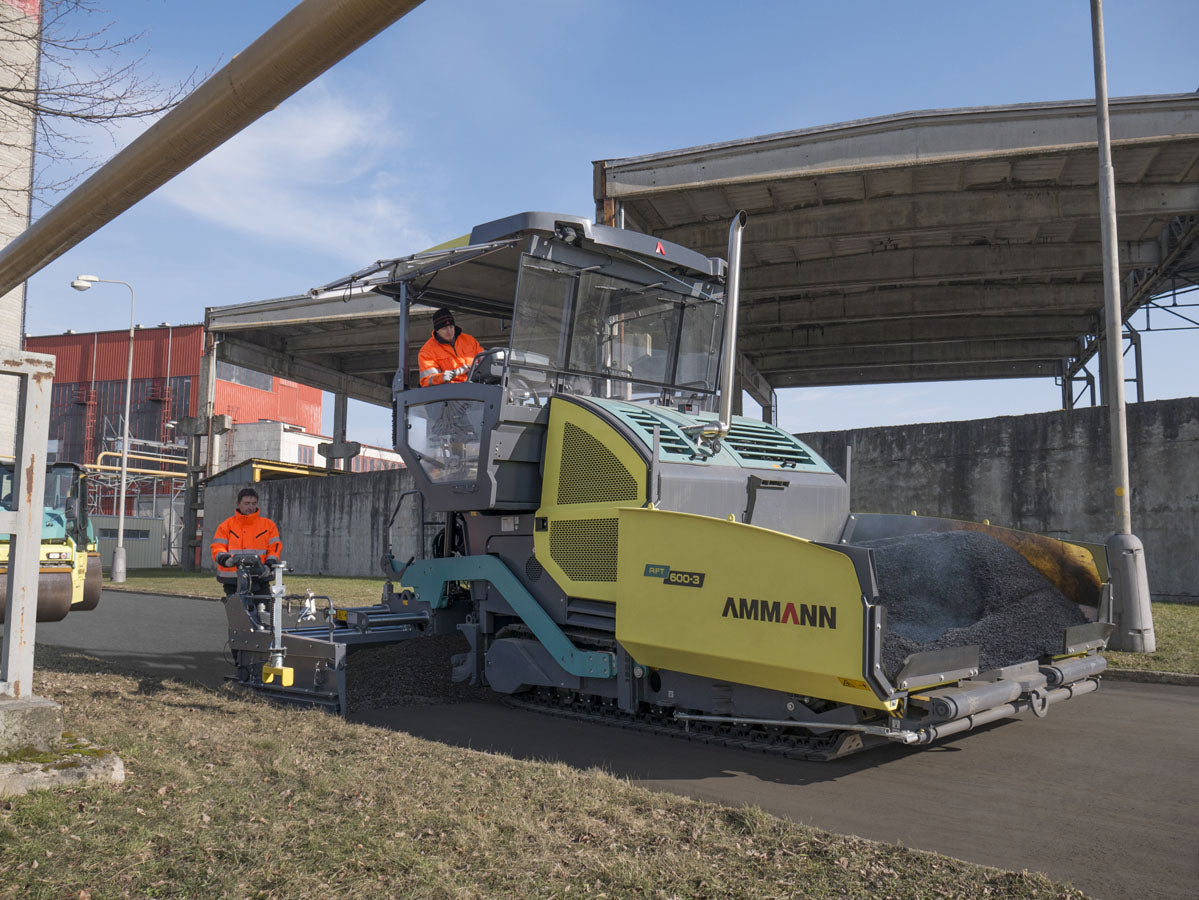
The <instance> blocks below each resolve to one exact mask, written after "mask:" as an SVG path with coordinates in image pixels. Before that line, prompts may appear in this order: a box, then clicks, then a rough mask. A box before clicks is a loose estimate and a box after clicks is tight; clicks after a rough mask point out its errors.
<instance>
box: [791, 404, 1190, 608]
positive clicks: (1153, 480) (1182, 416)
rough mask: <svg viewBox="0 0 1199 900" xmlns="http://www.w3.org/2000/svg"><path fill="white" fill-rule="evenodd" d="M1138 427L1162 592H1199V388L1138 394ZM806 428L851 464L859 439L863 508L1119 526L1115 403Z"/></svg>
mask: <svg viewBox="0 0 1199 900" xmlns="http://www.w3.org/2000/svg"><path fill="white" fill-rule="evenodd" d="M1128 435H1129V437H1128V440H1129V468H1130V475H1131V487H1132V494H1131V498H1132V527H1133V531H1134V532H1135V533H1136V534H1137V535H1138V536H1139V537H1140V538H1141V540H1142V541H1143V542H1144V544H1145V559H1146V562H1147V564H1148V568H1149V587H1150V590H1151V592H1152V593H1153V596H1154V599H1158V600H1181V601H1187V602H1199V398H1194V397H1190V398H1185V399H1179V400H1159V401H1155V402H1152V403H1138V404H1130V405H1129V406H1128ZM799 437H800V438H801V440H804V441H806V442H807V443H808V444H810V445H811V447H812V448H813V449H814V450H816V451H817V452H818V453H820V454H821V455H822V456H823V457H824V458H825V459H826V460H827V461H828V462H829V464H830V465H832V466H833V468H834V469H836V470H837V471H838V472H841V473H842V474H844V471H845V448H846V446H847V445H848V446H852V448H853V457H852V458H853V463H852V471H851V473H850V474H851V477H850V495H851V507H852V508H853V509H854V510H855V511H859V512H882V513H908V512H910V511H911V510H913V509H914V510H917V511H918V512H919V513H920V514H921V515H930V516H946V517H951V518H960V519H973V520H980V519H990V520H991V522H992V523H994V524H996V525H1005V526H1008V527H1012V528H1020V529H1023V530H1026V531H1035V532H1039V533H1042V534H1048V535H1052V536H1054V537H1059V538H1067V539H1074V540H1084V541H1099V542H1102V541H1104V540H1106V538H1107V537H1108V535H1110V534H1111V532H1112V524H1113V521H1114V516H1113V513H1112V510H1113V509H1114V505H1113V503H1112V502H1111V498H1112V493H1113V490H1112V481H1111V468H1110V467H1111V446H1110V438H1109V432H1108V412H1107V409H1106V408H1105V407H1096V408H1088V409H1080V410H1074V411H1072V412H1066V411H1061V412H1052V413H1042V414H1039V415H1029V416H1004V417H1001V418H995V419H979V420H973V421H967V422H940V423H936V424H928V425H904V426H899V427H891V428H863V429H855V430H852V431H835V432H821V433H814V434H801V435H799Z"/></svg>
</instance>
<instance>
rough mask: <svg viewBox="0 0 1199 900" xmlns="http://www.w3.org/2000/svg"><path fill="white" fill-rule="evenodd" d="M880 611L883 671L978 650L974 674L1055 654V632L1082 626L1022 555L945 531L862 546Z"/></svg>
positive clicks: (1078, 614) (1058, 637) (1077, 613)
mask: <svg viewBox="0 0 1199 900" xmlns="http://www.w3.org/2000/svg"><path fill="white" fill-rule="evenodd" d="M862 546H864V547H871V548H873V549H874V567H875V571H876V573H877V575H878V590H879V600H880V601H881V602H882V604H883V605H884V606H885V607H886V608H887V634H886V636H885V637H884V639H883V670H884V671H885V672H886V674H887V677H888V678H894V677H895V675H897V674H898V673H899V671H900V670H901V669H902V668H903V664H904V660H905V659H906V658H907V657H908V656H909V655H910V654H912V653H922V652H926V651H930V650H944V649H948V648H950V647H964V646H968V645H971V644H977V645H978V646H979V662H980V665H981V667H982V671H984V672H985V671H987V670H988V669H994V668H998V667H1000V666H1007V665H1012V664H1014V663H1020V662H1026V661H1027V660H1030V659H1036V658H1037V657H1039V656H1041V655H1043V654H1045V653H1056V652H1060V650H1061V646H1062V631H1063V629H1065V628H1067V627H1069V626H1071V625H1080V624H1082V623H1083V622H1086V621H1087V618H1086V616H1085V615H1084V613H1083V611H1082V610H1081V609H1080V608H1079V606H1078V604H1077V603H1074V602H1073V601H1071V600H1070V599H1068V598H1067V597H1066V596H1065V595H1064V594H1062V592H1061V591H1059V590H1058V589H1057V587H1056V586H1054V585H1053V584H1052V583H1051V582H1050V581H1049V580H1047V579H1046V578H1045V577H1044V576H1043V575H1042V574H1041V573H1040V572H1038V571H1037V570H1036V569H1035V568H1033V566H1032V565H1031V564H1030V563H1029V562H1028V560H1026V559H1025V558H1024V557H1023V556H1021V555H1020V554H1019V553H1017V552H1016V551H1015V550H1013V549H1012V548H1011V547H1008V546H1007V545H1006V544H1004V543H1002V542H1000V541H998V540H996V539H995V538H993V537H991V536H990V535H987V534H980V533H979V532H974V531H948V532H937V533H934V534H913V535H905V536H902V537H895V538H884V539H880V540H876V541H864V542H863V543H862Z"/></svg>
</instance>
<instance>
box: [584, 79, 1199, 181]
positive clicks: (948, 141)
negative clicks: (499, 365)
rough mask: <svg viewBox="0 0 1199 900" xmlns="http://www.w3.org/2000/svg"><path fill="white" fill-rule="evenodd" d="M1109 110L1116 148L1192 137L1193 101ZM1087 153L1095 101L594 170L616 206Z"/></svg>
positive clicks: (1124, 103)
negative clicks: (729, 188)
mask: <svg viewBox="0 0 1199 900" xmlns="http://www.w3.org/2000/svg"><path fill="white" fill-rule="evenodd" d="M1110 108H1111V121H1112V137H1113V140H1114V141H1115V143H1117V144H1121V143H1125V144H1130V143H1134V142H1137V141H1150V140H1153V139H1154V138H1162V137H1173V138H1176V139H1177V138H1181V137H1182V136H1183V135H1196V136H1199V125H1196V123H1199V116H1196V113H1197V112H1199V96H1196V95H1195V94H1173V95H1165V96H1158V97H1128V98H1123V99H1118V100H1112V101H1111V102H1110ZM1188 126H1189V127H1188ZM1095 146H1096V139H1095V103H1094V101H1091V100H1078V101H1067V102H1054V103H1028V104H1017V105H1011V106H1006V107H990V108H986V109H982V108H967V109H942V110H923V111H917V112H906V113H899V114H897V115H890V116H879V117H876V118H872V119H859V120H857V121H854V122H843V123H840V124H836V125H826V126H820V127H817V128H808V129H804V130H801V131H790V132H784V133H780V134H771V135H765V136H763V137H759V138H753V139H750V140H740V141H728V142H725V143H720V144H709V145H706V146H703V147H691V148H687V149H684V150H674V151H669V152H666V153H655V154H649V155H646V156H637V157H631V158H627V159H610V160H602V161H599V162H597V163H596V164H595V165H596V166H597V167H600V168H601V172H602V174H601V175H600V176H599V180H600V181H601V182H602V193H603V195H604V197H606V198H609V199H612V200H618V201H619V200H627V199H629V198H632V197H641V196H650V195H653V194H660V193H665V192H670V191H678V190H680V189H684V188H710V187H713V186H717V185H721V186H723V185H742V184H747V183H753V182H760V181H764V180H776V181H777V180H782V179H794V178H800V177H804V176H812V175H817V174H823V173H832V172H854V171H860V170H864V169H879V168H883V167H889V166H902V165H916V164H929V163H937V162H943V161H949V160H985V159H994V158H996V157H1011V156H1014V155H1025V156H1035V155H1042V154H1045V153H1052V152H1058V151H1061V150H1065V149H1069V148H1080V149H1081V148H1092V149H1093V148H1094V147H1095ZM598 191H599V188H598V187H597V192H598Z"/></svg>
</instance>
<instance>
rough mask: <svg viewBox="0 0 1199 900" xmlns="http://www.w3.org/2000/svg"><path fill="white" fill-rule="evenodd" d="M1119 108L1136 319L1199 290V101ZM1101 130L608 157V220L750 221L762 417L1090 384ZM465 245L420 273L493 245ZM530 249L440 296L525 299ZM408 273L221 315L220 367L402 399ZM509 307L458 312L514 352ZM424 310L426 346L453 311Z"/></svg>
mask: <svg viewBox="0 0 1199 900" xmlns="http://www.w3.org/2000/svg"><path fill="white" fill-rule="evenodd" d="M1110 109H1111V122H1112V136H1113V157H1114V166H1115V172H1116V193H1117V206H1118V232H1119V234H1118V237H1119V257H1120V268H1121V274H1122V277H1123V287H1124V292H1123V298H1124V299H1123V303H1124V310H1125V315H1126V316H1127V315H1128V314H1130V313H1131V312H1132V311H1134V310H1135V309H1136V308H1137V307H1138V306H1140V305H1142V304H1144V303H1145V302H1146V301H1147V300H1148V299H1149V298H1151V297H1153V296H1155V295H1158V294H1161V293H1163V292H1165V291H1168V290H1169V289H1170V288H1171V286H1172V285H1174V284H1188V285H1189V284H1196V283H1199V94H1173V95H1164V96H1153V97H1130V98H1123V99H1116V100H1112V101H1111V103H1110ZM1095 135H1096V123H1095V117H1094V103H1093V101H1069V102H1057V103H1035V104H1021V105H1016V106H1002V107H986V108H971V109H950V110H932V111H924V112H909V113H900V114H897V115H891V116H882V117H878V118H873V119H863V120H859V121H856V122H847V123H842V124H838V125H828V126H821V127H819V128H809V129H805V130H802V131H793V132H787V133H783V134H773V135H767V136H764V137H757V138H751V139H748V140H740V141H730V142H726V143H721V144H711V145H708V146H704V147H693V148H689V149H684V150H675V151H669V152H664V153H655V154H650V155H646V156H638V157H630V158H627V159H609V160H600V161H598V162H596V163H595V164H594V175H595V182H594V183H595V195H596V201H597V210H598V212H599V215H598V216H597V218H600V217H605V218H608V219H609V220H612V221H615V220H617V219H618V218H619V217H623V222H624V225H625V226H626V227H628V228H633V229H636V230H640V231H644V232H646V233H648V234H651V235H654V236H656V237H658V238H662V239H664V240H667V241H673V242H674V243H676V244H680V245H682V246H683V247H689V248H691V249H694V250H697V251H699V252H700V253H702V254H704V255H705V256H709V257H724V256H725V255H726V240H727V234H728V225H729V222H730V220H731V219H732V216H733V214H734V213H735V211H736V210H738V209H744V210H746V211H747V212H748V213H749V224H748V226H747V228H746V230H745V235H744V258H743V261H742V262H743V273H744V274H743V278H742V308H741V317H740V318H741V321H740V329H739V350H740V353H739V359H738V362H737V371H738V372H739V374H740V376H741V378H742V380H743V385H744V386H745V388H746V390H748V391H749V392H750V393H751V394H752V395H753V396H754V397H755V398H756V399H758V400H759V402H764V401H765V402H769V395H770V391H771V389H772V388H783V387H795V386H806V385H826V384H855V383H881V382H895V381H916V380H925V381H927V380H948V379H967V378H1001V377H1033V376H1059V375H1062V374H1063V373H1065V374H1073V373H1074V372H1075V371H1077V370H1078V369H1079V368H1080V367H1081V366H1082V365H1083V364H1084V363H1085V362H1086V361H1087V360H1088V359H1089V358H1090V357H1091V356H1092V355H1093V354H1094V353H1095V351H1096V348H1097V346H1098V342H1099V340H1098V339H1099V337H1100V335H1101V330H1102V313H1103V282H1102V255H1101V247H1100V234H1099V199H1098V190H1097V187H1096V185H1097V170H1098V154H1097V150H1096V140H1095ZM461 244H462V242H457V243H453V242H452V244H451V245H446V247H444V248H441V249H437V250H434V251H429V252H428V253H425V254H416V255H415V256H414V257H408V258H405V259H415V260H418V261H419V263H420V264H421V265H425V264H430V263H428V260H433V261H434V262H433V263H431V265H435V264H436V258H437V257H438V254H443V255H445V256H446V257H447V259H448V258H449V257H451V256H453V254H455V253H463V252H475V251H471V250H470V249H469V248H463V247H462V246H461ZM518 256H519V250H518V249H517V248H515V247H511V246H509V245H505V244H504V242H502V241H497V242H496V249H495V250H494V251H493V252H491V251H489V254H488V255H487V256H485V257H481V258H479V259H478V260H477V262H476V263H474V264H472V265H468V266H463V267H460V268H454V269H445V270H441V271H438V272H437V273H436V274H435V275H432V274H431V275H430V278H429V285H430V289H429V293H428V299H427V300H426V301H424V302H427V303H430V304H433V305H436V304H437V303H439V302H450V303H451V305H454V304H453V303H452V301H453V300H454V299H456V298H458V297H465V296H467V295H470V296H476V297H477V296H478V295H479V285H478V284H476V283H474V282H472V281H470V280H469V279H472V278H474V279H476V280H477V278H478V277H481V274H486V273H487V272H490V275H489V277H488V280H489V281H494V282H495V284H501V283H502V285H501V286H506V287H504V290H507V291H508V293H507V295H506V296H507V298H508V299H507V301H506V302H510V297H511V292H510V290H509V288H510V287H511V283H514V278H515V266H516V262H517V257H518ZM396 263H397V261H396V260H391V261H381V262H380V263H379V264H377V265H376V266H373V267H368V268H367V269H364V270H363V271H362V272H360V273H355V276H353V278H352V279H342V280H341V281H339V282H334V283H332V284H330V285H327V286H325V288H324V289H314V290H313V291H310V292H309V293H308V294H304V295H300V296H296V297H283V298H280V299H277V300H264V301H258V302H252V303H242V304H236V305H232V306H221V307H210V308H209V309H208V311H207V314H206V317H205V325H206V327H207V328H208V330H209V332H210V333H212V334H213V335H214V336H215V337H216V338H217V339H218V340H219V343H218V344H217V356H218V358H220V359H224V360H228V361H230V362H233V363H237V364H239V365H243V366H247V367H249V368H253V369H257V370H259V371H266V372H270V373H272V374H275V375H279V376H282V377H286V378H290V379H293V380H295V381H299V382H301V383H304V384H309V385H312V386H315V387H320V388H323V389H325V390H329V391H333V392H337V393H345V394H347V395H348V396H350V397H353V398H355V399H359V400H364V401H367V402H370V403H376V404H378V405H381V406H388V405H390V402H391V380H392V376H393V375H394V373H395V369H396V363H397V348H396V340H397V336H398V332H397V327H398V317H399V305H398V304H397V303H396V302H395V300H394V299H393V298H392V297H390V296H386V295H384V294H380V293H376V292H373V291H372V290H371V289H370V288H371V286H372V284H371V282H372V279H376V280H378V279H383V280H386V279H385V278H384V276H385V275H386V273H385V272H384V271H383V269H381V268H380V267H384V269H385V268H386V266H389V265H395V264H396ZM372 273H374V274H372ZM455 279H458V281H456V280H455ZM459 282H460V283H459ZM496 290H497V291H499V289H498V288H497V289H496ZM499 293H503V291H499ZM495 300H496V303H494V304H491V305H494V306H495V307H496V308H495V309H490V310H489V309H484V308H482V307H480V308H479V310H478V311H479V313H480V314H479V315H477V316H471V315H470V314H469V313H468V312H460V313H459V317H458V318H459V324H460V325H462V326H463V328H464V329H465V330H466V331H468V332H470V333H471V334H474V335H475V336H476V337H478V338H479V340H480V341H481V342H482V343H483V345H484V346H493V345H495V344H500V343H506V341H507V335H508V331H507V328H506V322H505V321H504V319H503V317H502V310H500V309H499V307H500V305H501V304H502V302H505V301H503V300H502V298H500V297H499V295H498V294H497V296H496V298H495ZM484 305H486V304H484ZM455 308H459V309H460V310H461V309H462V307H455ZM497 311H498V312H499V313H501V315H500V317H499V318H496V315H497ZM413 313H414V315H413V322H412V329H411V332H410V341H411V343H412V349H413V350H415V348H416V347H419V345H420V343H421V342H423V341H424V340H425V338H426V337H427V336H428V333H429V327H430V324H431V315H432V306H431V305H430V306H426V307H425V308H423V309H422V308H420V307H415V308H414V310H413ZM423 317H428V320H424V319H423Z"/></svg>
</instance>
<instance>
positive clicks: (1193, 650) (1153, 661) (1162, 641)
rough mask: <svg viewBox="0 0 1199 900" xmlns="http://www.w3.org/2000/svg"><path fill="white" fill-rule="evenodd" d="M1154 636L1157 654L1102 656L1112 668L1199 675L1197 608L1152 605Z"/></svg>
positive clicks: (1109, 653)
mask: <svg viewBox="0 0 1199 900" xmlns="http://www.w3.org/2000/svg"><path fill="white" fill-rule="evenodd" d="M1153 633H1154V635H1155V637H1156V638H1157V652H1156V653H1120V652H1118V651H1115V650H1108V651H1106V652H1105V653H1104V655H1105V656H1106V657H1107V662H1108V665H1110V666H1111V667H1112V668H1115V669H1148V670H1151V671H1157V672H1182V673H1185V674H1187V675H1199V606H1196V605H1194V604H1186V603H1154V604H1153Z"/></svg>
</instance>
